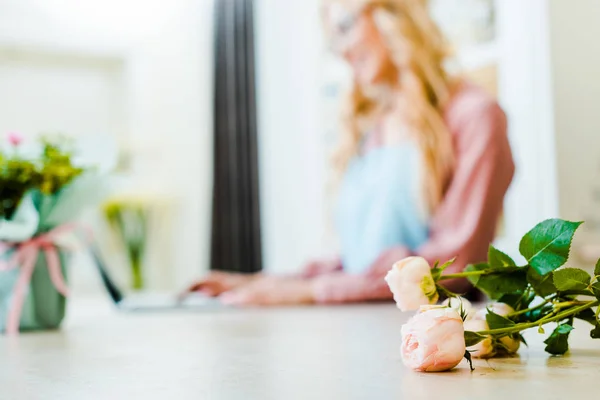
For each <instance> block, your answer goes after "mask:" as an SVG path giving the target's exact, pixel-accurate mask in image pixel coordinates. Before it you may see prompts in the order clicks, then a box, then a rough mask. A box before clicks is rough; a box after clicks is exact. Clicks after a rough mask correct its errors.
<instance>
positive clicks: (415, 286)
mask: <svg viewBox="0 0 600 400" xmlns="http://www.w3.org/2000/svg"><path fill="white" fill-rule="evenodd" d="M580 225H581V223H580V222H569V221H564V220H560V219H552V220H547V221H544V222H542V223H540V224H538V225H537V226H536V227H535V228H533V229H532V230H531V231H530V232H528V233H527V234H526V235H525V236H524V237H523V239H522V240H521V243H520V246H519V252H520V253H521V255H522V256H523V257H524V258H525V260H526V264H525V265H519V264H517V263H516V262H515V261H513V259H512V258H511V257H509V256H508V255H507V254H505V253H503V252H501V251H500V250H498V249H496V248H494V247H493V246H490V249H489V253H488V260H487V262H486V263H481V264H475V265H470V266H468V267H467V268H465V270H464V271H463V272H460V273H452V274H445V273H444V271H445V269H446V268H447V267H448V266H450V265H451V264H452V261H450V262H448V263H445V264H443V265H439V264H436V265H434V266H433V268H430V266H429V265H428V264H427V262H426V261H425V260H424V259H422V258H418V257H411V258H408V259H405V260H402V261H399V262H397V263H396V264H394V266H393V267H392V269H391V270H390V272H389V273H388V275H387V276H386V278H385V279H386V281H387V283H388V285H389V287H390V289H391V291H392V293H393V294H394V299H395V300H396V303H397V305H398V308H400V309H401V310H403V311H408V310H418V311H417V314H416V315H415V316H413V317H412V318H411V319H410V320H409V321H408V322H407V323H406V324H405V325H404V326H403V327H402V330H401V333H402V345H401V356H402V360H403V362H404V364H405V365H406V366H408V367H409V368H412V369H414V370H417V371H426V372H435V371H446V370H450V369H452V368H454V367H455V366H457V365H458V364H459V363H460V362H461V360H462V359H463V358H466V359H467V360H468V362H469V363H470V364H471V358H472V357H477V358H491V357H499V356H510V355H512V354H515V353H517V351H518V350H519V348H520V347H521V344H523V345H525V346H526V345H527V343H526V341H525V339H524V338H523V335H522V333H523V331H525V330H527V329H537V331H538V332H539V334H545V333H546V329H547V325H548V324H553V325H552V326H553V329H552V330H551V331H549V334H548V336H547V338H546V340H545V341H544V343H545V344H546V347H545V350H546V352H548V353H550V354H552V355H563V354H565V353H566V352H567V351H568V350H569V343H568V339H569V333H570V332H571V331H572V330H573V329H574V327H573V324H574V321H575V320H576V319H580V320H583V321H585V322H587V323H589V324H590V336H591V338H593V339H598V338H600V320H599V318H598V315H599V313H600V308H598V305H599V304H600V301H599V300H600V261H598V263H597V265H596V266H595V268H594V273H593V276H592V275H590V274H589V273H588V272H586V271H585V270H582V269H577V268H567V267H564V265H565V264H566V263H567V261H568V258H569V252H570V247H571V242H572V239H573V236H574V234H575V232H576V230H577V228H578V227H579V226H580ZM455 278H467V279H468V280H469V281H470V282H471V283H472V284H473V285H474V286H475V287H476V288H478V289H480V290H481V291H482V292H484V293H485V294H486V295H487V296H488V297H489V298H490V299H491V300H492V301H493V302H492V303H491V304H489V305H488V306H487V307H485V308H483V309H481V310H478V311H477V310H474V309H473V308H472V306H471V304H470V303H469V302H468V301H467V300H465V299H463V298H461V297H460V296H459V295H458V294H456V293H452V292H450V291H449V290H448V289H446V288H445V287H444V286H443V285H442V284H441V283H442V282H443V281H444V280H447V279H455ZM440 294H442V295H445V296H446V297H447V299H446V300H445V302H444V303H442V304H441V305H435V304H436V303H437V302H438V299H439V295H440ZM471 368H472V365H471Z"/></svg>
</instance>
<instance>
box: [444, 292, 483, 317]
mask: <svg viewBox="0 0 600 400" xmlns="http://www.w3.org/2000/svg"><path fill="white" fill-rule="evenodd" d="M442 305H443V306H446V307H450V308H453V309H455V310H456V312H458V313H459V314H460V312H461V309H462V311H463V312H464V313H465V314H466V319H471V318H473V314H474V313H475V309H474V308H473V305H472V304H471V302H470V301H469V300H467V299H465V298H464V297H449V298H447V299H446V300H444V301H443V302H442Z"/></svg>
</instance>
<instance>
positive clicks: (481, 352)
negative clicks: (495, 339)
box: [464, 318, 496, 358]
mask: <svg viewBox="0 0 600 400" xmlns="http://www.w3.org/2000/svg"><path fill="white" fill-rule="evenodd" d="M464 329H465V331H470V332H480V331H488V330H490V327H489V326H488V324H487V322H486V321H485V319H476V318H473V319H470V320H468V321H465V324H464ZM467 350H468V351H469V353H471V356H472V357H474V358H491V357H494V356H495V355H496V350H495V349H494V346H493V345H492V337H491V336H487V337H486V338H485V339H483V340H482V341H481V342H479V343H477V344H476V345H474V346H471V347H469V348H468V349H467Z"/></svg>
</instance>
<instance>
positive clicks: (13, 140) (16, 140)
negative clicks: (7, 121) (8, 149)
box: [8, 132, 23, 146]
mask: <svg viewBox="0 0 600 400" xmlns="http://www.w3.org/2000/svg"><path fill="white" fill-rule="evenodd" d="M22 141H23V135H21V134H20V133H17V132H10V133H9V134H8V142H9V143H10V144H11V145H13V146H18V145H20V144H21V142H22Z"/></svg>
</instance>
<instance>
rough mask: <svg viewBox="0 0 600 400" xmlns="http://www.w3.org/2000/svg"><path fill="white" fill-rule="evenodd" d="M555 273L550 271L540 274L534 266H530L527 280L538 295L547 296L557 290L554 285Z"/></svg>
mask: <svg viewBox="0 0 600 400" xmlns="http://www.w3.org/2000/svg"><path fill="white" fill-rule="evenodd" d="M553 279H554V273H553V272H550V273H548V274H546V275H543V276H542V275H540V274H538V273H537V271H536V270H535V269H533V268H528V271H527V282H528V283H529V284H530V285H531V287H532V288H533V290H534V291H535V293H536V294H537V295H538V296H541V297H546V296H549V295H551V294H552V293H555V292H556V286H554V280H553Z"/></svg>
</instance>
